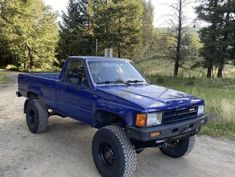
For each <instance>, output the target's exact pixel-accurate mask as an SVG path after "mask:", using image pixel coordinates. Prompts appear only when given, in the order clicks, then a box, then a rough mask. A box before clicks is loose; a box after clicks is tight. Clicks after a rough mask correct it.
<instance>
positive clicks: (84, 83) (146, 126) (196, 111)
mask: <svg viewBox="0 0 235 177" xmlns="http://www.w3.org/2000/svg"><path fill="white" fill-rule="evenodd" d="M16 93H17V96H19V97H20V96H24V97H25V98H26V101H25V104H24V113H26V122H27V125H28V128H29V130H30V131H31V132H32V133H42V132H44V131H45V130H46V129H47V122H48V118H49V117H50V116H51V115H59V116H61V117H71V118H73V119H75V120H79V121H81V122H84V123H86V124H89V125H91V126H92V127H95V128H97V129H98V131H97V132H96V134H95V135H94V138H93V143H92V155H93V159H94V162H95V165H96V167H97V170H98V171H99V173H100V174H101V175H102V176H104V177H122V176H132V174H133V173H134V171H135V169H136V164H137V154H138V153H141V152H142V151H143V150H144V148H148V147H152V148H160V151H161V152H162V153H163V154H165V155H168V156H170V157H173V158H178V157H181V156H183V155H186V154H188V153H189V152H190V151H191V150H192V148H193V146H194V143H195V134H197V133H198V132H199V131H200V129H201V127H202V126H203V125H204V124H205V123H206V122H207V117H206V116H205V114H204V101H203V100H202V99H200V98H197V97H194V96H191V95H188V94H185V93H182V92H179V91H175V90H172V89H168V88H165V87H161V86H157V85H153V84H152V83H151V82H150V81H149V80H148V79H147V78H146V77H145V76H144V75H143V74H141V73H140V72H139V71H138V70H137V69H136V67H135V66H134V65H133V63H132V62H131V61H130V60H126V59H119V58H105V57H79V56H74V57H69V58H68V59H67V61H66V62H65V64H64V66H63V68H62V71H61V73H60V74H57V73H55V74H54V73H53V74H49V73H28V74H19V76H18V91H17V92H16Z"/></svg>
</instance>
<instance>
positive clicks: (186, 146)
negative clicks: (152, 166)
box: [160, 136, 195, 158]
mask: <svg viewBox="0 0 235 177" xmlns="http://www.w3.org/2000/svg"><path fill="white" fill-rule="evenodd" d="M194 145H195V136H191V137H189V138H185V139H182V140H179V141H178V143H176V144H175V145H173V144H170V143H165V144H164V145H163V146H162V147H161V148H160V150H161V152H162V153H163V154H165V155H167V156H170V157H173V158H179V157H181V156H184V155H187V154H189V153H190V152H191V151H192V149H193V147H194Z"/></svg>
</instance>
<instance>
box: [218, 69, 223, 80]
mask: <svg viewBox="0 0 235 177" xmlns="http://www.w3.org/2000/svg"><path fill="white" fill-rule="evenodd" d="M222 77H223V67H219V69H218V73H217V78H222Z"/></svg>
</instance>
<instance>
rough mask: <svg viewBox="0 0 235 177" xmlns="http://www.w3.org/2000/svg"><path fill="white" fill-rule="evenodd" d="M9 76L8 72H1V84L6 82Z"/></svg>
mask: <svg viewBox="0 0 235 177" xmlns="http://www.w3.org/2000/svg"><path fill="white" fill-rule="evenodd" d="M7 80H8V79H7V77H6V74H5V73H4V72H0V84H4V83H6V82H7Z"/></svg>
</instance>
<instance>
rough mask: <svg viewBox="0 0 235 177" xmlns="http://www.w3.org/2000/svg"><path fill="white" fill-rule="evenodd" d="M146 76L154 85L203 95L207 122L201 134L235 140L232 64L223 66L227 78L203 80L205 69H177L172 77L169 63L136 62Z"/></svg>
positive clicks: (234, 68)
mask: <svg viewBox="0 0 235 177" xmlns="http://www.w3.org/2000/svg"><path fill="white" fill-rule="evenodd" d="M137 64H138V66H139V68H140V69H141V70H142V71H144V73H145V74H146V75H147V77H148V78H149V79H150V80H151V81H152V82H153V83H155V84H157V85H161V86H165V87H168V88H172V89H175V90H179V91H182V92H186V93H189V94H191V95H194V96H197V97H200V98H203V99H204V100H205V103H206V114H207V115H208V117H209V123H208V124H207V125H206V126H205V127H204V128H203V129H202V131H201V133H202V134H207V135H210V136H214V137H225V138H229V139H232V140H235V78H233V77H234V76H235V67H234V66H226V68H225V74H226V77H229V78H226V79H206V78H205V74H206V73H205V70H204V69H203V68H198V69H196V70H194V71H191V72H190V73H188V72H187V71H183V70H181V71H180V77H179V78H173V77H171V76H170V75H171V74H172V70H173V69H172V68H173V66H172V63H170V62H168V61H163V60H161V59H160V60H158V61H157V60H152V61H151V60H150V61H149V60H148V61H145V62H141V63H137Z"/></svg>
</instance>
